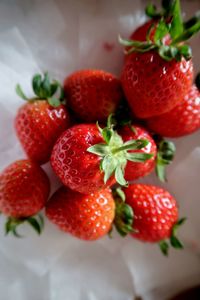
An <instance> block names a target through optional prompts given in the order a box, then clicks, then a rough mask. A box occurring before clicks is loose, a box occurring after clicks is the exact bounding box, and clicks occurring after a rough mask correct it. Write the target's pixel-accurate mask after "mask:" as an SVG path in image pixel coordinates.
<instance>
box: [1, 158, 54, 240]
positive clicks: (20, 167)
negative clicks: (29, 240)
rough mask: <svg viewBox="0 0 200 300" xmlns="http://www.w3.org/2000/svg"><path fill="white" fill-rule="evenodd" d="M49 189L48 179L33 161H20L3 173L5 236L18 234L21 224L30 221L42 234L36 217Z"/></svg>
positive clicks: (2, 207)
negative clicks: (5, 218) (10, 233)
mask: <svg viewBox="0 0 200 300" xmlns="http://www.w3.org/2000/svg"><path fill="white" fill-rule="evenodd" d="M49 190H50V184H49V179H48V177H47V175H46V174H45V172H44V171H43V170H42V168H41V167H40V166H38V165H37V164H36V163H34V162H32V161H31V160H18V161H16V162H14V163H12V164H11V165H9V166H8V167H7V168H6V169H5V170H4V171H3V172H2V173H1V174H0V211H1V212H2V213H3V214H5V215H6V216H8V220H7V223H6V233H9V232H12V233H14V234H15V235H17V233H16V228H17V226H18V225H20V224H22V223H23V222H25V221H27V222H28V223H29V224H30V225H32V226H33V227H34V229H35V230H37V231H38V233H40V231H41V225H42V224H40V223H41V218H40V217H39V221H37V219H36V218H35V217H32V216H33V215H35V214H37V213H38V212H39V211H40V210H41V209H42V208H43V207H44V205H45V203H46V201H47V199H48V195H49Z"/></svg>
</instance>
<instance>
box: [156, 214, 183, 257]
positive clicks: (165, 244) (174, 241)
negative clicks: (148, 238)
mask: <svg viewBox="0 0 200 300" xmlns="http://www.w3.org/2000/svg"><path fill="white" fill-rule="evenodd" d="M185 221H186V218H181V219H179V220H178V221H177V222H176V223H175V224H174V226H173V228H172V234H171V237H170V239H169V241H166V240H163V241H161V242H159V247H160V250H161V252H162V253H163V254H164V255H165V256H167V255H168V253H169V247H170V245H171V246H172V247H173V248H175V249H183V248H184V246H183V243H182V242H181V241H180V240H179V239H178V238H177V230H178V228H179V227H180V226H181V225H183V224H184V223H185Z"/></svg>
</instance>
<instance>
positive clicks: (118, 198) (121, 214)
mask: <svg viewBox="0 0 200 300" xmlns="http://www.w3.org/2000/svg"><path fill="white" fill-rule="evenodd" d="M113 197H114V199H115V207H116V208H115V219H114V225H115V227H116V229H117V231H118V233H119V234H120V235H121V236H123V237H124V236H126V235H127V234H128V233H133V232H134V230H133V219H134V212H133V209H132V207H131V206H130V205H128V204H127V203H125V194H124V192H123V191H122V190H121V189H120V188H117V189H114V190H113Z"/></svg>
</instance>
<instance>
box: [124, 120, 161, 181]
mask: <svg viewBox="0 0 200 300" xmlns="http://www.w3.org/2000/svg"><path fill="white" fill-rule="evenodd" d="M119 134H120V135H121V137H122V139H123V141H124V142H127V141H130V140H132V139H137V140H140V139H145V140H147V141H148V142H149V143H148V145H147V146H146V147H144V148H142V149H138V150H135V152H137V153H148V154H150V153H151V154H152V158H151V159H149V160H147V161H146V162H144V163H141V162H139V161H138V162H136V161H133V162H132V161H128V162H127V165H126V167H125V175H124V177H125V179H126V180H127V181H132V180H136V179H138V178H140V177H143V176H145V175H147V174H149V173H150V172H151V171H153V169H154V167H155V159H156V154H157V149H156V148H157V147H156V144H155V142H154V140H153V139H152V137H151V136H150V134H149V133H148V132H147V130H145V129H144V128H142V127H140V126H136V125H134V126H133V127H131V126H128V125H126V126H124V127H123V128H122V129H121V130H120V131H119ZM132 152H133V150H132V151H130V152H129V153H132ZM138 159H139V158H138Z"/></svg>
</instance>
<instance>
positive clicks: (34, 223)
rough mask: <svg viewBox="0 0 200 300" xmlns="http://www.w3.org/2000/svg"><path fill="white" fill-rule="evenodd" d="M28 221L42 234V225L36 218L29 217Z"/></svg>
mask: <svg viewBox="0 0 200 300" xmlns="http://www.w3.org/2000/svg"><path fill="white" fill-rule="evenodd" d="M27 222H28V223H29V224H30V225H31V226H32V228H33V229H34V230H35V231H36V233H38V234H41V226H40V223H39V222H38V221H37V219H36V218H33V217H29V218H28V219H27Z"/></svg>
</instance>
